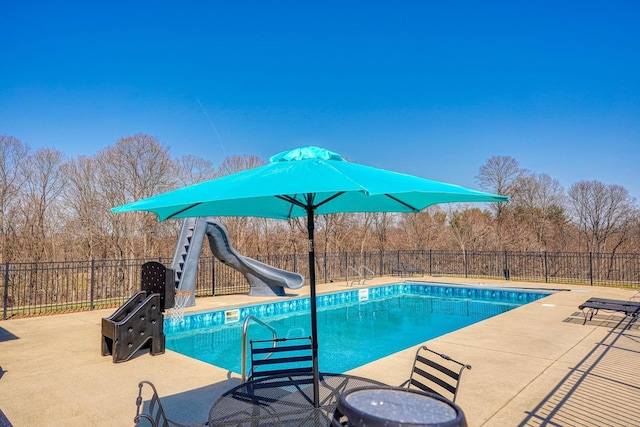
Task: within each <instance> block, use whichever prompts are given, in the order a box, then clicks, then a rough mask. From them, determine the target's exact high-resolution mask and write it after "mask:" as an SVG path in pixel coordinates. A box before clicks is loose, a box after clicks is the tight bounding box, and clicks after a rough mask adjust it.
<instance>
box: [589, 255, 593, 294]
mask: <svg viewBox="0 0 640 427" xmlns="http://www.w3.org/2000/svg"><path fill="white" fill-rule="evenodd" d="M589 281H590V283H591V286H593V252H589Z"/></svg>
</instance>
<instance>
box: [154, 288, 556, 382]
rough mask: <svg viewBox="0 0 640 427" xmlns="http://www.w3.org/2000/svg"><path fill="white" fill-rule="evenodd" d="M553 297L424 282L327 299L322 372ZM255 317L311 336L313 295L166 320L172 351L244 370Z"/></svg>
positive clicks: (322, 304)
mask: <svg viewBox="0 0 640 427" xmlns="http://www.w3.org/2000/svg"><path fill="white" fill-rule="evenodd" d="M547 295H549V292H541V291H526V292H525V291H514V290H509V289H497V288H486V287H462V286H455V285H447V286H442V285H435V284H422V283H420V284H397V285H388V286H381V287H376V288H363V289H356V290H352V291H347V292H340V293H335V294H325V295H320V296H318V298H317V307H318V343H319V354H318V359H319V366H320V370H321V371H325V372H336V373H343V372H346V371H348V370H350V369H354V368H356V367H358V366H362V365H364V364H366V363H369V362H372V361H374V360H377V359H380V358H382V357H385V356H388V355H390V354H393V353H396V352H398V351H401V350H404V349H406V348H408V347H411V346H413V345H416V344H419V343H421V342H424V341H428V340H430V339H432V338H435V337H438V336H441V335H444V334H446V333H448V332H452V331H455V330H457V329H460V328H463V327H465V326H469V325H471V324H473V323H476V322H479V321H481V320H484V319H487V318H489V317H492V316H495V315H498V314H500V313H504V312H506V311H509V310H511V309H513V308H516V307H518V306H521V305H523V304H527V303H529V302H532V301H535V300H538V299H540V298H543V297H545V296H547ZM250 314H252V315H255V316H257V317H259V318H260V319H262V320H264V321H266V322H267V323H268V324H269V325H271V326H273V327H274V328H275V329H276V331H277V333H278V337H289V338H294V337H308V336H309V335H311V332H310V315H309V298H296V299H287V300H285V301H278V302H274V303H269V304H260V305H253V306H246V307H238V308H237V309H227V310H222V311H214V312H207V313H199V314H193V315H186V316H185V320H184V322H181V323H178V322H175V323H174V322H171V321H168V320H165V325H164V326H165V334H166V336H167V348H168V349H170V350H173V351H176V352H178V353H182V354H185V355H187V356H190V357H193V358H195V359H198V360H201V361H204V362H207V363H210V364H212V365H216V366H219V367H222V368H225V369H228V370H230V371H233V372H236V373H240V371H241V360H240V359H241V357H240V355H241V349H242V323H243V322H244V319H245V318H246V317H247V316H248V315H250ZM270 338H272V334H271V332H269V331H268V330H267V329H265V328H264V327H261V326H259V325H254V324H252V325H251V326H250V328H249V339H270Z"/></svg>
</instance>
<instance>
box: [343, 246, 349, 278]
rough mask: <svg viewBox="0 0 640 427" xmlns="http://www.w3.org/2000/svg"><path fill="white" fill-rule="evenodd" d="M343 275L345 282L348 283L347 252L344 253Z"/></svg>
mask: <svg viewBox="0 0 640 427" xmlns="http://www.w3.org/2000/svg"><path fill="white" fill-rule="evenodd" d="M344 275H345V280H346V281H347V282H349V252H348V251H344Z"/></svg>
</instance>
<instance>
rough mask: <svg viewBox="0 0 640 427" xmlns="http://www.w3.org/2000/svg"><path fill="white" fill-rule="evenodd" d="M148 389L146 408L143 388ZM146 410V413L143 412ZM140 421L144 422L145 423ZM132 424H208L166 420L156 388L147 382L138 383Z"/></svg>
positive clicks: (162, 426)
mask: <svg viewBox="0 0 640 427" xmlns="http://www.w3.org/2000/svg"><path fill="white" fill-rule="evenodd" d="M145 386H147V387H146V388H150V389H151V390H152V394H151V398H150V399H149V404H148V405H147V406H146V408H145V407H144V405H143V402H144V400H143V397H142V395H143V388H145ZM145 409H146V412H144V410H145ZM142 420H146V421H147V422H146V423H145V422H144V421H142ZM133 422H134V423H135V425H136V426H141V427H142V426H147V425H148V424H150V425H151V427H171V426H176V427H204V426H208V425H209V422H208V421H207V422H205V423H201V424H180V423H178V422H175V421H173V420H170V419H169V418H167V415H166V414H165V412H164V408H163V407H162V403H161V402H160V397H158V392H157V391H156V387H155V386H154V385H153V384H151V383H150V382H149V381H140V383H139V384H138V397H137V399H136V417H135V418H134V419H133Z"/></svg>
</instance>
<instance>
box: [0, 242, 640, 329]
mask: <svg viewBox="0 0 640 427" xmlns="http://www.w3.org/2000/svg"><path fill="white" fill-rule="evenodd" d="M255 258H256V259H258V260H259V261H261V262H264V263H266V264H269V265H273V266H275V267H278V268H282V269H285V270H289V271H295V272H298V273H300V274H303V275H306V274H307V272H308V270H309V269H308V263H309V260H308V256H307V254H288V255H268V256H258V257H255ZM147 261H151V259H124V260H90V261H68V262H48V263H47V262H37V263H36V262H33V263H6V264H4V265H2V266H1V269H0V271H1V272H2V276H0V277H2V285H1V286H0V289H1V290H2V319H4V320H6V319H9V318H12V317H23V316H37V315H44V314H51V313H59V312H66V311H82V310H93V309H96V308H110V307H118V306H120V305H121V304H122V303H124V302H125V301H126V300H127V299H128V298H129V297H130V296H131V295H133V293H134V292H136V291H137V290H139V287H140V267H141V266H142V264H144V263H145V262H147ZM153 261H159V262H161V263H164V264H165V265H169V264H170V263H171V260H170V259H162V258H160V259H158V258H155V259H153ZM361 265H365V266H367V268H369V269H370V270H372V271H374V272H375V274H376V275H379V276H384V275H389V274H392V273H393V272H394V270H396V271H397V270H399V269H402V268H403V267H404V268H413V269H420V270H423V271H424V272H425V274H427V275H431V276H452V277H454V276H455V277H470V278H494V279H510V280H527V281H535V282H546V283H573V284H583V285H599V286H626V287H640V254H618V253H615V254H614V253H577V252H554V253H551V252H488V251H487V252H476V251H434V250H419V251H382V252H365V253H348V252H342V253H316V272H317V273H316V277H317V280H318V282H319V283H323V282H325V283H326V282H333V281H342V280H348V278H349V269H350V268H354V269H356V270H359V269H360V266H361ZM351 271H353V270H351ZM248 291H249V285H248V283H247V281H246V280H245V279H244V277H243V275H242V274H241V273H239V272H238V271H236V270H234V269H232V268H230V267H229V266H227V265H225V264H224V263H221V262H220V261H218V260H217V259H215V258H213V257H201V258H200V260H199V264H198V274H197V280H196V296H212V295H227V294H239V293H247V292H248Z"/></svg>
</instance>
